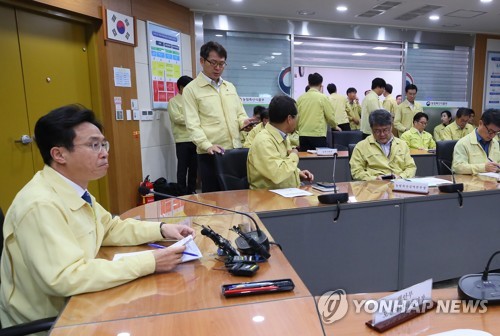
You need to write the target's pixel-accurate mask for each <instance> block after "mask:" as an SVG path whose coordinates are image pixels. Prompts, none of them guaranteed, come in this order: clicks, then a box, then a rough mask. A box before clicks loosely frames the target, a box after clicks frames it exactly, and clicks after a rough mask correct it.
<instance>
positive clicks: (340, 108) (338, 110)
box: [326, 83, 351, 131]
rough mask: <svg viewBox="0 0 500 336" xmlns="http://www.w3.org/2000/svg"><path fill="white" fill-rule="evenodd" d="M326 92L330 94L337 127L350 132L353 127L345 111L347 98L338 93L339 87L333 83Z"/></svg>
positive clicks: (329, 98)
mask: <svg viewBox="0 0 500 336" xmlns="http://www.w3.org/2000/svg"><path fill="white" fill-rule="evenodd" d="M326 90H327V91H328V93H329V94H330V95H329V96H328V100H329V101H330V103H331V104H332V107H333V111H334V114H335V122H336V123H337V126H338V127H340V129H341V130H342V131H350V130H351V126H350V125H349V118H348V116H347V112H346V110H345V105H346V104H347V98H346V97H344V96H341V95H339V94H338V93H337V86H336V85H335V84H333V83H330V84H328V85H327V86H326Z"/></svg>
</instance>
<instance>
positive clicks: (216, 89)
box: [183, 41, 253, 192]
mask: <svg viewBox="0 0 500 336" xmlns="http://www.w3.org/2000/svg"><path fill="white" fill-rule="evenodd" d="M226 60H227V51H226V49H225V48H224V47H223V46H222V45H220V44H219V43H217V42H212V41H210V42H207V43H205V44H204V45H203V46H202V47H201V49H200V64H201V66H202V68H203V70H202V72H200V73H199V74H198V76H197V77H196V79H195V80H193V81H192V82H191V83H189V84H188V85H187V86H186V87H185V88H184V92H183V97H184V115H185V118H186V127H187V130H188V131H189V133H190V136H191V140H192V141H193V142H194V143H195V145H196V151H197V153H198V166H199V170H200V177H201V189H202V192H210V191H218V190H220V186H219V183H218V180H217V176H216V173H215V160H214V157H213V155H214V154H215V153H224V150H226V149H233V148H241V146H242V143H241V139H240V129H242V128H244V127H246V126H247V125H248V124H250V122H252V121H253V119H251V118H248V116H247V114H246V112H245V110H244V108H243V104H242V102H241V99H240V97H239V96H238V93H237V92H236V88H235V87H234V85H233V84H231V83H230V82H228V81H226V80H223V79H222V77H221V76H222V73H223V72H224V68H225V67H226V64H227V63H226Z"/></svg>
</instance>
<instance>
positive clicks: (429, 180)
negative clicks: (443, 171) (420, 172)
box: [407, 177, 452, 187]
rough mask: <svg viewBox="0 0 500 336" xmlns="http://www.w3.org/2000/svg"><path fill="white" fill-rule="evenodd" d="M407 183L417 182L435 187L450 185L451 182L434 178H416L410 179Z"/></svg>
mask: <svg viewBox="0 0 500 336" xmlns="http://www.w3.org/2000/svg"><path fill="white" fill-rule="evenodd" d="M407 180H408V181H411V182H419V183H427V185H428V186H429V187H437V186H438V185H441V184H451V183H452V182H451V181H448V180H444V179H440V178H436V177H416V178H410V179H407Z"/></svg>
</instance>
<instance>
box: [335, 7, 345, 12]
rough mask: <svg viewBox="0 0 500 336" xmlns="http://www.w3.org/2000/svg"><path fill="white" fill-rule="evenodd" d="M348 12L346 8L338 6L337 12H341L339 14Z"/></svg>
mask: <svg viewBox="0 0 500 336" xmlns="http://www.w3.org/2000/svg"><path fill="white" fill-rule="evenodd" d="M346 10H347V7H346V6H338V7H337V11H339V12H345V11H346Z"/></svg>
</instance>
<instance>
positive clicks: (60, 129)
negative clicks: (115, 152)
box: [35, 105, 102, 165]
mask: <svg viewBox="0 0 500 336" xmlns="http://www.w3.org/2000/svg"><path fill="white" fill-rule="evenodd" d="M84 122H89V123H91V124H92V125H95V126H96V127H97V128H98V129H99V130H100V131H101V132H102V125H101V123H100V122H99V121H98V120H97V119H96V117H95V114H94V112H92V111H91V110H89V109H87V108H85V107H84V106H82V105H66V106H63V107H59V108H57V109H55V110H52V111H51V112H49V113H47V114H46V115H44V116H43V117H41V118H40V119H38V121H37V122H36V124H35V141H36V144H37V146H38V149H39V150H40V154H41V155H42V158H43V162H44V163H45V164H46V165H50V164H51V163H52V156H51V155H50V150H51V149H52V148H53V147H64V148H66V149H68V150H69V151H72V150H73V148H74V144H73V140H74V139H75V137H76V133H75V129H74V128H75V127H76V126H78V125H80V124H82V123H84Z"/></svg>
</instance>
